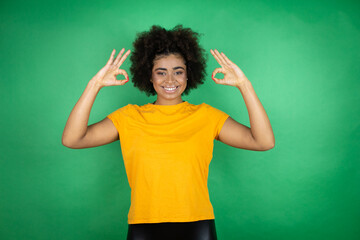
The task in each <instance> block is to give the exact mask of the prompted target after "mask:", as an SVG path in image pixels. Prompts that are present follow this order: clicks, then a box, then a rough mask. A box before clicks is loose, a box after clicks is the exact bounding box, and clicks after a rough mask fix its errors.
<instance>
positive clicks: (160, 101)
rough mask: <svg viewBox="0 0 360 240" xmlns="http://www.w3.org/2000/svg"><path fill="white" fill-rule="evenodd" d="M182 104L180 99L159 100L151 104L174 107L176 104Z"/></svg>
mask: <svg viewBox="0 0 360 240" xmlns="http://www.w3.org/2000/svg"><path fill="white" fill-rule="evenodd" d="M182 102H184V101H183V100H182V99H176V100H175V99H174V100H172V101H162V100H160V99H156V101H155V102H153V104H154V105H176V104H179V103H182Z"/></svg>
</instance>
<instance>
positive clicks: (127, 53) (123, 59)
mask: <svg viewBox="0 0 360 240" xmlns="http://www.w3.org/2000/svg"><path fill="white" fill-rule="evenodd" d="M129 54H130V49H129V50H127V52H126V53H125V54H124V56H122V58H121V59H120V62H119V63H118V64H117V66H118V67H120V66H121V64H123V62H124V61H125V59H126V58H127V57H128V56H129Z"/></svg>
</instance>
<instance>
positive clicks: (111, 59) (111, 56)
mask: <svg viewBox="0 0 360 240" xmlns="http://www.w3.org/2000/svg"><path fill="white" fill-rule="evenodd" d="M115 52H116V50H115V49H113V50H112V52H111V55H110V58H109V60H108V62H107V63H106V64H111V63H112V61H113V59H114V55H115Z"/></svg>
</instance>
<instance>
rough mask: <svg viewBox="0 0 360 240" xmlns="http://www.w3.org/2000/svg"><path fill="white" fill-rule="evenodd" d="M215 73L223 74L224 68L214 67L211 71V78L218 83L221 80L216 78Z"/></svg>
mask: <svg viewBox="0 0 360 240" xmlns="http://www.w3.org/2000/svg"><path fill="white" fill-rule="evenodd" d="M217 73H222V74H225V70H224V69H223V68H216V69H215V70H214V71H213V72H212V75H211V78H212V80H214V81H215V82H216V83H220V81H221V80H222V79H218V78H216V77H215V75H216V74H217Z"/></svg>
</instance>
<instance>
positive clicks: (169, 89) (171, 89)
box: [162, 86, 179, 93]
mask: <svg viewBox="0 0 360 240" xmlns="http://www.w3.org/2000/svg"><path fill="white" fill-rule="evenodd" d="M162 88H163V89H164V90H165V92H166V93H173V92H175V91H176V89H178V88H179V86H176V87H162Z"/></svg>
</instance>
